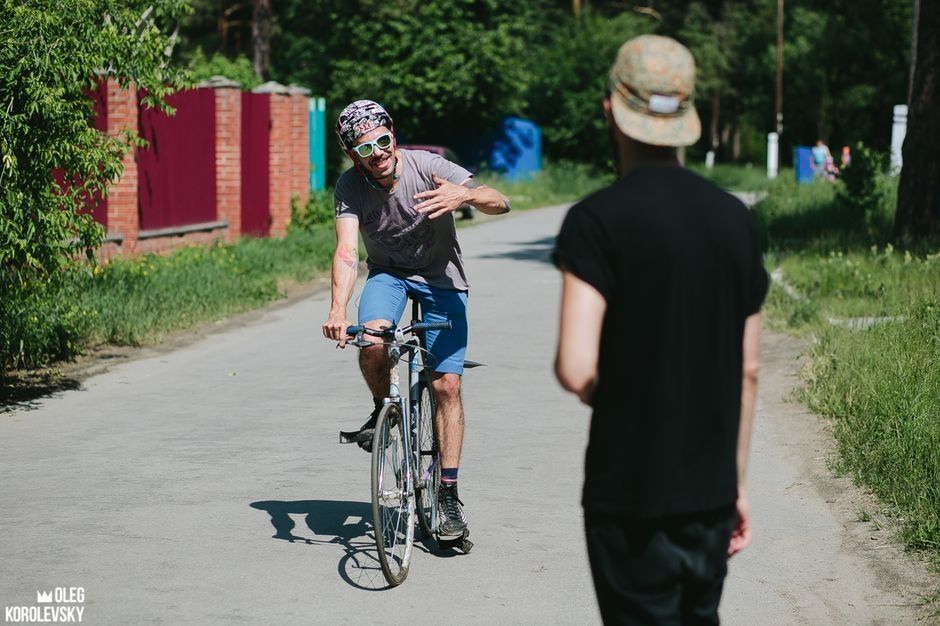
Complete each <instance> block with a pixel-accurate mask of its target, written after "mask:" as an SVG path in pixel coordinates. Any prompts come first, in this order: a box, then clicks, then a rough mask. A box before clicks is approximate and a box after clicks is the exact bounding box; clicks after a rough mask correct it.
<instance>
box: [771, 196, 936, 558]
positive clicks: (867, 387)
mask: <svg viewBox="0 0 940 626" xmlns="http://www.w3.org/2000/svg"><path fill="white" fill-rule="evenodd" d="M896 184H897V181H896V180H894V179H890V178H884V179H881V180H879V181H878V185H877V190H876V192H875V193H874V194H873V196H872V198H873V200H872V201H871V202H869V203H868V204H864V205H861V206H860V205H859V204H858V203H855V204H853V203H852V202H851V198H847V197H846V192H845V190H844V189H843V188H842V187H841V185H831V184H827V183H814V184H810V185H802V186H797V185H795V184H792V183H790V182H788V181H780V182H779V183H775V184H774V185H772V186H771V188H770V194H769V196H768V197H767V198H766V199H765V200H764V201H762V202H761V203H759V204H758V205H757V206H756V207H755V212H756V213H757V215H758V218H759V220H760V222H761V226H762V230H763V233H764V237H765V239H766V244H767V248H768V254H767V256H766V262H767V264H768V266H769V268H770V269H777V270H778V272H780V273H781V274H780V275H782V278H783V280H784V281H785V282H786V284H787V285H788V286H789V287H790V288H792V290H793V291H794V292H795V295H788V294H787V293H786V292H785V291H784V289H782V288H781V287H780V286H779V285H774V286H772V287H771V291H770V293H769V294H768V298H767V302H766V303H765V307H764V310H765V313H766V315H767V316H768V318H769V322H770V324H771V325H772V326H773V327H776V328H782V329H785V330H787V331H788V332H791V333H796V334H803V335H810V336H811V337H812V341H811V342H810V346H811V348H810V353H809V357H810V358H809V363H808V365H807V367H806V368H805V369H804V372H803V385H802V388H801V390H800V392H799V397H800V399H801V400H802V401H803V402H804V403H806V404H807V405H808V406H809V407H810V408H811V409H813V410H814V411H816V412H818V413H819V414H821V415H825V416H827V417H829V418H831V419H832V423H833V431H834V435H835V439H836V445H837V450H838V459H837V462H836V467H837V469H839V470H840V471H843V472H845V473H848V474H850V475H851V476H852V477H853V478H854V479H855V480H856V481H857V482H858V483H860V484H864V485H866V486H867V487H869V488H870V489H871V490H872V491H873V492H874V493H875V494H876V495H877V496H878V498H879V500H880V502H881V503H882V506H883V507H884V510H885V512H886V513H888V514H889V515H890V516H892V517H893V518H894V519H895V520H896V522H897V525H898V528H899V533H900V537H901V538H902V540H903V541H904V542H905V544H906V545H907V546H909V547H910V548H913V549H918V550H925V551H926V552H927V554H929V555H930V557H931V559H932V560H933V562H934V563H935V564H936V565H937V567H938V568H940V245H938V244H937V243H936V242H934V243H933V244H926V245H924V246H922V247H921V248H919V249H917V250H907V251H902V250H896V249H894V248H893V247H892V246H890V245H889V244H886V243H885V242H886V241H887V240H888V237H889V233H890V225H891V219H892V217H893V212H894V191H895V190H896ZM853 323H854V324H855V326H854V327H853V326H851V325H850V324H853Z"/></svg>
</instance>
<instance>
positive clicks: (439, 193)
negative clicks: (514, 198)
mask: <svg viewBox="0 0 940 626" xmlns="http://www.w3.org/2000/svg"><path fill="white" fill-rule="evenodd" d="M432 180H433V181H434V184H435V185H437V189H429V190H428V191H422V192H421V193H416V194H415V200H421V202H420V204H417V205H416V206H415V209H416V210H417V211H418V212H419V213H427V214H428V217H429V218H430V219H432V220H433V219H434V218H437V217H440V216H442V215H446V214H447V213H450V212H452V211H454V210H456V209H457V208H458V207H459V206H460V205H461V204H464V203H467V204H471V205H473V206H474V207H476V208H477V209H479V210H480V211H482V212H483V213H486V214H488V215H499V214H501V213H508V212H509V200H508V199H507V198H506V196H504V195H503V194H501V193H500V192H498V191H497V190H495V189H493V188H492V187H487V186H486V185H484V184H483V183H480V182H478V181H476V180H474V179H472V178H468V179H467V180H465V181H463V182H462V183H461V184H459V185H455V184H454V183H452V182H450V181H449V180H445V179H443V178H441V177H440V176H438V175H437V174H434V175H433V176H432Z"/></svg>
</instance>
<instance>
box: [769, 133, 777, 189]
mask: <svg viewBox="0 0 940 626" xmlns="http://www.w3.org/2000/svg"><path fill="white" fill-rule="evenodd" d="M779 148H780V136H779V135H777V133H767V178H770V179H771V180H772V179H774V178H776V177H777V167H778V163H779Z"/></svg>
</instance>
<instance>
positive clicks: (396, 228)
mask: <svg viewBox="0 0 940 626" xmlns="http://www.w3.org/2000/svg"><path fill="white" fill-rule="evenodd" d="M394 202H395V205H394V206H395V208H394V210H392V211H389V212H388V214H387V215H381V216H377V217H378V221H379V224H378V226H377V228H376V229H375V230H374V231H373V232H372V234H371V237H372V240H373V241H375V243H376V244H378V245H379V246H380V247H381V248H382V249H383V250H384V251H385V252H387V253H388V255H389V256H390V257H391V258H393V259H396V260H400V261H401V262H403V264H405V263H406V264H407V265H406V267H413V268H419V267H425V266H427V265H428V264H429V263H430V262H431V251H432V250H433V249H434V234H435V233H434V226H433V225H432V224H431V220H430V219H428V216H427V215H424V214H415V212H414V209H411V210H409V208H406V207H405V206H404V205H402V203H401V202H400V201H398V200H395V201H394ZM369 218H372V215H370V216H368V218H367V222H366V223H364V224H363V226H364V227H365V228H366V229H368V227H369V223H368V222H370V221H371V219H369ZM386 218H387V219H386ZM373 219H374V218H373Z"/></svg>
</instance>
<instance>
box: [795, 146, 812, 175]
mask: <svg viewBox="0 0 940 626" xmlns="http://www.w3.org/2000/svg"><path fill="white" fill-rule="evenodd" d="M793 171H794V172H795V173H796V182H798V183H811V182H813V153H812V150H811V149H810V147H809V146H796V147H795V148H793Z"/></svg>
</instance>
